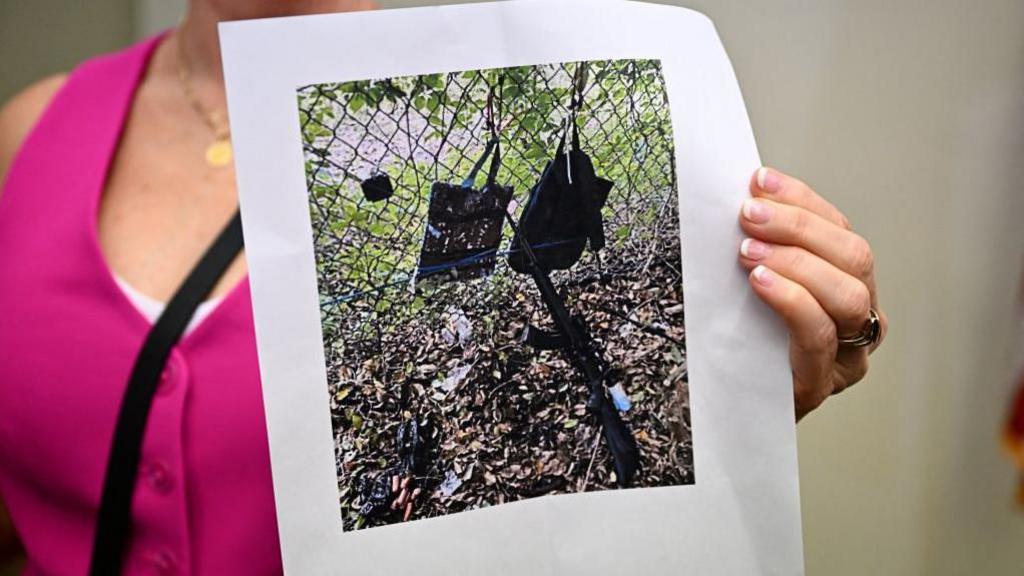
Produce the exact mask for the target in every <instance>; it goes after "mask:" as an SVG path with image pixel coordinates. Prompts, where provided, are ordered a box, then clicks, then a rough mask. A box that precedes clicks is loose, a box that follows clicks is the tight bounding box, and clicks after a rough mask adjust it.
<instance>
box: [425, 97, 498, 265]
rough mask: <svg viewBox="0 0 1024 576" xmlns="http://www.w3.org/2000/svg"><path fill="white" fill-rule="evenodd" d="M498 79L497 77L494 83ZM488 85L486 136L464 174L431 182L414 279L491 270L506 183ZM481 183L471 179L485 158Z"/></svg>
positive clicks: (496, 251)
mask: <svg viewBox="0 0 1024 576" xmlns="http://www.w3.org/2000/svg"><path fill="white" fill-rule="evenodd" d="M503 80H504V77H502V79H501V80H499V86H500V85H501V82H502V81H503ZM494 116H495V115H494V89H493V88H492V89H491V92H490V94H489V95H488V97H487V126H488V130H489V132H490V135H491V138H490V140H488V142H487V147H486V148H485V149H484V152H483V154H482V155H481V156H480V159H479V160H477V161H476V164H475V165H474V166H473V169H472V170H471V171H470V173H469V176H467V177H466V179H465V180H463V181H462V183H461V184H451V183H448V182H434V184H433V186H431V188H430V205H429V207H428V208H427V229H426V233H425V234H424V236H423V247H422V249H421V250H420V260H419V267H418V268H417V271H416V279H417V280H421V279H425V278H432V279H452V280H454V279H458V280H468V279H471V278H478V277H481V276H487V275H488V274H491V273H492V272H494V267H495V264H496V262H497V254H498V247H499V245H500V244H501V231H502V227H503V225H504V222H505V211H506V210H507V209H508V204H509V202H511V201H512V188H511V187H510V186H501V185H499V184H498V183H497V178H498V169H499V168H500V167H501V142H500V138H499V134H498V126H497V123H496V121H495V118H494ZM488 158H490V159H491V166H490V169H488V171H487V183H486V184H485V185H484V187H483V188H481V189H479V190H477V189H476V188H475V186H476V178H477V175H478V174H479V173H480V170H481V169H483V166H484V164H485V163H486V162H487V159H488Z"/></svg>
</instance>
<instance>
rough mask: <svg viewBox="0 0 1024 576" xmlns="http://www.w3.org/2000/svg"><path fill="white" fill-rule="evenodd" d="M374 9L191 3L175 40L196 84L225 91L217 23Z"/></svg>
mask: <svg viewBox="0 0 1024 576" xmlns="http://www.w3.org/2000/svg"><path fill="white" fill-rule="evenodd" d="M374 8H376V3H375V2H373V1H372V0H289V1H282V0H192V1H191V2H190V3H189V7H188V13H187V14H186V16H185V19H184V20H183V21H182V23H181V25H179V26H178V29H177V31H176V34H175V35H176V38H175V40H176V41H177V42H180V43H181V45H180V46H179V49H180V52H178V54H179V55H180V57H183V58H184V59H185V60H186V65H187V67H188V69H189V72H190V74H191V77H192V78H193V79H194V81H195V82H196V84H200V85H207V86H210V85H212V86H211V88H213V87H222V86H223V82H224V81H223V74H222V73H221V59H220V42H219V40H218V36H217V23H218V22H224V21H228V20H247V19H253V18H272V17H275V16H299V15H303V14H319V13H327V12H354V11H358V10H372V9H374Z"/></svg>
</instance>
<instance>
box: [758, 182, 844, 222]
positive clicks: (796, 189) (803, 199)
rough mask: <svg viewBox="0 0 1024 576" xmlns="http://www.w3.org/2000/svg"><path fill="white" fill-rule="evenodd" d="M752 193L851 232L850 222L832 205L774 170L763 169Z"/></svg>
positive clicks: (804, 185) (807, 188) (809, 188)
mask: <svg viewBox="0 0 1024 576" xmlns="http://www.w3.org/2000/svg"><path fill="white" fill-rule="evenodd" d="M750 192H751V193H752V194H753V195H754V197H755V198H757V197H760V198H767V199H769V200H773V201H775V202H779V203H781V204H789V205H791V206H797V207H799V208H803V209H805V210H808V211H810V212H813V213H814V214H817V215H818V216H821V217H822V218H824V219H826V220H828V221H830V222H832V223H833V224H835V225H836V226H839V227H841V228H845V229H846V230H851V229H852V228H851V226H850V221H849V220H847V218H846V216H844V215H843V213H842V212H840V211H839V209H838V208H836V207H835V206H833V205H832V203H831V202H829V201H828V200H825V199H824V198H822V197H821V196H819V195H818V193H817V192H815V191H814V190H813V189H811V187H810V186H808V185H807V184H805V183H803V182H802V181H800V180H798V179H796V178H793V177H792V176H788V175H786V174H783V173H782V172H779V171H778V170H774V169H772V168H767V167H762V168H759V169H758V170H757V172H755V173H754V176H753V178H752V179H751V181H750Z"/></svg>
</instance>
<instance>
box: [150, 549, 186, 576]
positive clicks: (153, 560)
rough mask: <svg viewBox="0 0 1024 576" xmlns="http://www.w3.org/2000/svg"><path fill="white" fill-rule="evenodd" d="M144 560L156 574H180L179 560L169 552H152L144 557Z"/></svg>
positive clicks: (163, 575) (162, 550) (163, 550)
mask: <svg viewBox="0 0 1024 576" xmlns="http://www.w3.org/2000/svg"><path fill="white" fill-rule="evenodd" d="M142 560H143V562H145V564H146V565H147V566H148V567H149V568H150V569H151V570H152V571H153V572H154V573H156V574H160V575H161V576H170V575H172V574H177V573H178V559H177V558H175V557H174V554H172V553H171V552H170V551H169V550H166V549H163V548H161V549H159V550H150V551H149V552H146V553H145V554H144V555H143V557H142Z"/></svg>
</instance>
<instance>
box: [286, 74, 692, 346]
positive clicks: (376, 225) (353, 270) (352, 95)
mask: <svg viewBox="0 0 1024 576" xmlns="http://www.w3.org/2000/svg"><path fill="white" fill-rule="evenodd" d="M581 67H583V68H584V69H585V71H586V80H585V83H584V85H583V86H582V107H581V110H580V112H579V120H578V123H579V128H580V138H581V141H582V147H583V149H584V150H585V151H586V152H587V153H588V154H590V156H591V157H592V158H593V161H594V164H595V166H596V167H597V169H598V172H599V173H600V174H601V175H602V176H604V177H605V178H608V179H610V180H612V181H614V182H615V186H614V188H613V189H612V193H611V197H610V198H609V200H608V202H607V205H606V207H605V210H604V217H605V232H606V235H607V237H608V238H609V239H610V241H611V242H614V243H617V244H618V245H619V246H620V247H625V248H626V249H625V250H624V252H628V253H629V254H630V255H631V259H630V261H629V262H628V263H626V262H619V263H618V265H619V266H620V268H622V267H627V268H634V269H642V268H644V267H645V266H648V265H649V264H650V258H652V257H653V255H654V254H658V253H660V248H661V246H660V245H659V242H660V241H661V240H662V239H664V238H665V236H666V231H665V230H663V229H661V228H662V227H664V226H666V225H667V226H672V225H673V224H674V222H673V219H672V218H665V217H664V216H665V215H666V213H668V212H672V213H674V210H675V209H676V205H675V202H676V192H675V191H676V186H675V184H676V182H675V169H674V151H673V141H672V134H671V123H670V120H669V107H668V101H667V96H666V92H665V88H664V81H663V77H662V74H661V68H660V63H659V62H658V61H653V60H623V61H599V62H588V63H566V64H553V65H543V66H532V67H521V68H508V69H502V70H483V71H470V72H457V73H449V74H435V75H425V76H416V77H407V78H394V79H387V80H380V81H360V82H347V83H339V84H320V85H312V86H307V87H303V88H301V89H300V90H299V92H298V94H299V109H300V115H301V123H302V130H303V137H304V144H305V153H306V172H307V176H308V187H309V192H310V206H311V211H312V220H313V227H314V234H315V243H316V252H317V257H318V261H317V264H318V270H319V282H320V292H321V294H323V295H324V298H323V301H322V307H323V320H324V328H325V331H327V332H329V333H334V332H335V331H341V330H344V331H349V332H350V333H351V331H356V332H364V331H365V330H366V328H367V327H368V325H369V324H372V322H373V318H374V314H373V313H374V311H377V310H380V309H381V308H382V307H386V306H387V303H386V299H387V298H388V293H389V292H391V291H392V290H396V289H397V290H408V289H409V287H410V283H411V282H412V281H413V279H414V278H415V271H416V267H417V257H418V255H419V253H420V247H421V245H422V242H423V237H424V232H425V230H424V228H425V224H426V218H425V216H426V212H427V206H428V202H429V198H428V193H429V190H430V186H431V183H432V182H436V181H446V182H461V181H462V180H463V178H465V177H466V175H467V174H468V173H469V171H470V169H471V167H472V165H473V164H474V163H475V162H476V161H477V160H478V159H479V158H480V156H481V155H482V154H483V151H484V148H485V145H486V142H487V140H488V139H489V138H490V133H489V131H488V128H487V101H488V95H489V94H490V93H491V91H492V88H493V87H494V86H495V85H496V84H498V83H500V84H501V97H502V114H501V115H502V117H501V118H495V119H494V120H495V123H496V124H499V125H500V128H501V130H500V139H501V144H502V154H503V157H502V164H501V169H500V171H499V173H498V182H500V183H501V184H503V185H506V186H511V187H512V188H513V189H514V191H515V192H514V200H513V205H512V207H513V209H514V208H515V207H516V206H517V204H518V206H522V205H523V204H524V203H525V202H526V199H527V198H528V195H529V191H530V189H531V188H532V187H533V185H534V184H535V183H536V182H537V179H538V178H539V177H540V175H541V172H542V171H543V169H544V167H545V164H546V163H547V161H548V160H549V159H551V157H552V156H553V155H554V153H555V148H556V146H557V142H558V139H559V138H560V136H561V135H562V133H563V131H564V127H565V122H566V119H567V117H568V116H569V112H570V110H569V107H570V102H571V100H572V96H573V91H574V82H573V79H574V78H575V77H577V75H578V74H579V73H580V69H581ZM380 174H387V175H388V176H389V177H390V180H391V181H392V182H393V183H394V188H395V193H394V195H393V196H391V197H390V198H389V199H388V200H387V201H386V202H380V203H375V202H370V201H368V200H367V199H366V198H365V197H364V195H363V192H362V191H361V188H360V183H361V182H362V181H364V180H367V179H369V178H371V177H373V176H375V175H380ZM510 238H511V233H510V232H507V233H506V242H504V244H503V246H505V247H507V246H508V240H509V239H510ZM500 256H501V254H498V257H499V259H500ZM619 271H620V272H623V273H625V272H627V270H625V269H620V270H619ZM589 272H590V270H589V268H588V263H587V262H586V261H585V262H583V263H582V265H581V266H580V267H578V268H577V269H576V270H575V271H574V273H576V274H587V273H589Z"/></svg>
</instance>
